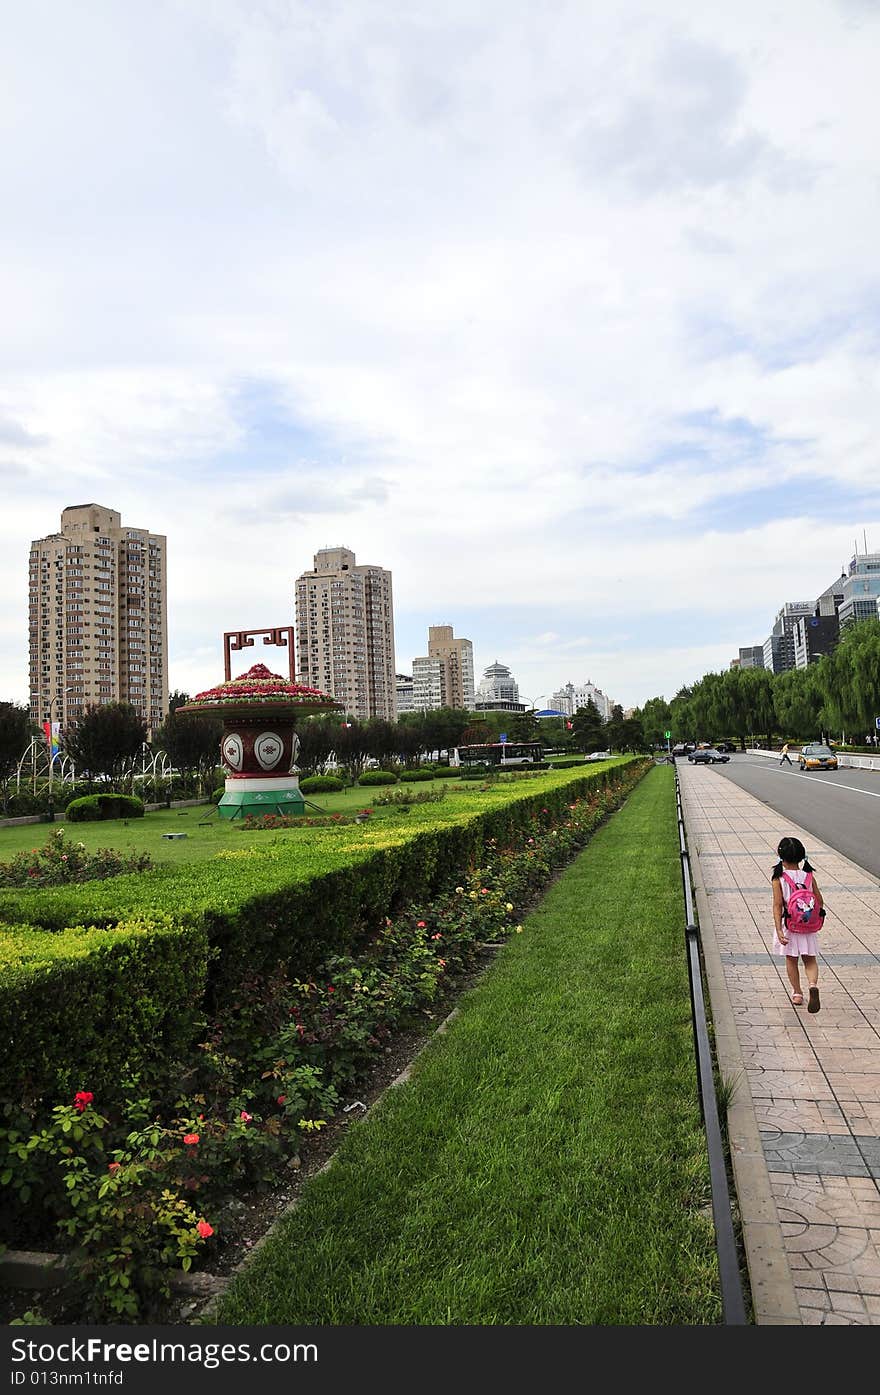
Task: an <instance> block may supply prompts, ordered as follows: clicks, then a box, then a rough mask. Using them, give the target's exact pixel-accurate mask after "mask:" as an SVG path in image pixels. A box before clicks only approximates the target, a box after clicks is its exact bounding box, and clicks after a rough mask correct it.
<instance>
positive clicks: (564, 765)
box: [552, 756, 584, 770]
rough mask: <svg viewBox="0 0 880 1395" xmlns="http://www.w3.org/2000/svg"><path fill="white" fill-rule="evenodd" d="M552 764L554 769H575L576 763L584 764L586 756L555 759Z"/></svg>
mask: <svg viewBox="0 0 880 1395" xmlns="http://www.w3.org/2000/svg"><path fill="white" fill-rule="evenodd" d="M552 764H553V769H554V770H573V769H574V767H575V766H576V765H583V764H584V758H583V756H580V757H578V759H577V760H555V761H553V763H552Z"/></svg>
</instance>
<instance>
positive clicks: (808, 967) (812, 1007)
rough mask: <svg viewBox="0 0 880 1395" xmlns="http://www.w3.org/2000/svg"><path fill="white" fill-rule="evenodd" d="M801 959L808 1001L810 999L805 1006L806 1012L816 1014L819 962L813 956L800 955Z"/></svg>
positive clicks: (817, 1006) (817, 1007) (817, 1009)
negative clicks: (807, 990)
mask: <svg viewBox="0 0 880 1395" xmlns="http://www.w3.org/2000/svg"><path fill="white" fill-rule="evenodd" d="M801 958H802V959H803V961H804V973H805V974H806V976H807V983H808V984H809V999H810V1001H809V1003H808V1004H807V1012H818V1011H819V988H818V983H819V961H818V959H817V958H816V956H815V954H802V955H801Z"/></svg>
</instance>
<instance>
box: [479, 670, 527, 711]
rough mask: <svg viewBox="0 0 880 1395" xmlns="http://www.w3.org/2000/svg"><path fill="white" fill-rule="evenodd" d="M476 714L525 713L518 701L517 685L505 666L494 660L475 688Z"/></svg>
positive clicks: (524, 706) (522, 705)
mask: <svg viewBox="0 0 880 1395" xmlns="http://www.w3.org/2000/svg"><path fill="white" fill-rule="evenodd" d="M475 710H476V711H477V712H525V710H526V704H525V703H524V702H520V700H519V685H518V683H517V681H516V679H515V678H514V677H513V675H512V673H511V672H510V669H509V668H508V667H507V665H506V664H500V663H499V662H498V660H497V659H496V660H495V662H494V664H490V665H489V667H488V668H487V669H486V670H485V672H484V673H483V677H482V681H481V682H480V685H479V687H478V688H477V701H476V704H475Z"/></svg>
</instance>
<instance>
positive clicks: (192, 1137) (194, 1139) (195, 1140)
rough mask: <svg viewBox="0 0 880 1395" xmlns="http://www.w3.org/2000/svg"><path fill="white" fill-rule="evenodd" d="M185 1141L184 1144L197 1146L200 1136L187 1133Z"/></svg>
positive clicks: (184, 1137)
mask: <svg viewBox="0 0 880 1395" xmlns="http://www.w3.org/2000/svg"><path fill="white" fill-rule="evenodd" d="M183 1141H184V1143H189V1144H190V1145H192V1144H196V1143H198V1141H199V1135H198V1134H197V1133H185V1134H184V1135H183Z"/></svg>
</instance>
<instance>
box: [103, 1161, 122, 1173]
mask: <svg viewBox="0 0 880 1395" xmlns="http://www.w3.org/2000/svg"><path fill="white" fill-rule="evenodd" d="M121 1166H122V1163H108V1164H107V1171H108V1172H118V1171H119V1169H120V1167H121Z"/></svg>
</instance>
